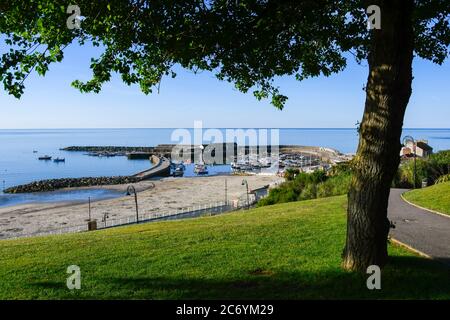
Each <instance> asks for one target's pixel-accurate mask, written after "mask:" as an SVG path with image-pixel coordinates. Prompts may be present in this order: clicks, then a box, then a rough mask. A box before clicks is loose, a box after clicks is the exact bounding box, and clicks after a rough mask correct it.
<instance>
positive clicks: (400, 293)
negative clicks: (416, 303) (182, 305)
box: [33, 257, 450, 299]
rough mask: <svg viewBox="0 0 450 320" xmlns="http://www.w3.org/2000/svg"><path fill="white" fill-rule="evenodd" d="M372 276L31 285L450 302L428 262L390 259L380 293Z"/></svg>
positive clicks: (440, 271) (165, 294)
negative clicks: (372, 284) (371, 281)
mask: <svg viewBox="0 0 450 320" xmlns="http://www.w3.org/2000/svg"><path fill="white" fill-rule="evenodd" d="M131 272H132V271H131ZM368 276H369V275H366V274H357V273H350V272H344V271H342V270H340V269H339V268H336V269H332V270H328V271H322V272H315V273H314V272H300V271H298V272H282V273H280V272H276V271H274V272H272V271H271V272H268V273H263V274H259V273H258V274H255V273H252V272H246V273H240V274H239V275H237V276H236V277H229V278H221V279H211V278H208V276H207V275H206V276H205V277H202V278H190V277H181V276H180V277H176V278H175V277H174V278H169V277H163V276H158V275H154V276H152V275H148V276H145V277H133V276H130V277H106V276H105V277H102V278H100V279H96V280H95V283H89V281H88V280H86V281H87V282H84V283H83V284H82V290H79V292H77V294H76V295H75V296H74V294H73V293H70V292H68V291H69V290H67V289H64V290H63V287H65V286H63V284H60V283H54V282H50V283H43V282H40V283H34V284H33V286H35V287H38V288H42V289H49V288H51V289H53V290H56V291H57V293H58V298H63V299H64V298H82V299H450V269H448V268H446V267H445V266H443V265H441V264H439V263H437V262H434V261H431V260H428V259H424V258H419V257H393V258H391V262H390V264H389V265H388V266H387V267H386V268H385V269H384V270H383V271H382V276H381V286H382V289H381V290H368V289H367V286H366V281H367V278H368ZM64 285H65V284H64ZM94 292H95V294H94ZM55 293H56V292H55Z"/></svg>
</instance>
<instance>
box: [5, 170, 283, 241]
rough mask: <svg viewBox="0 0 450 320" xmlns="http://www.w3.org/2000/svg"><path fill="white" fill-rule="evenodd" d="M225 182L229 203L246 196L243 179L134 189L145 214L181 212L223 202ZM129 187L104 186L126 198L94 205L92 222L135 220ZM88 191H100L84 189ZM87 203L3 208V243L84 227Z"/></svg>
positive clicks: (252, 179) (252, 183) (255, 179)
mask: <svg viewBox="0 0 450 320" xmlns="http://www.w3.org/2000/svg"><path fill="white" fill-rule="evenodd" d="M225 179H226V180H227V189H228V190H227V193H228V194H227V197H228V200H234V199H238V198H240V197H243V196H245V194H246V190H245V187H243V186H242V184H241V183H242V176H232V175H216V176H205V177H192V178H191V177H186V178H172V177H169V178H161V179H158V180H146V181H141V182H138V183H136V184H134V186H135V187H136V190H137V191H138V203H139V211H140V213H142V214H148V213H156V212H168V211H177V210H180V209H181V208H186V207H191V206H193V205H199V204H207V203H212V202H218V201H223V200H224V197H225V191H224V188H225ZM245 179H246V180H247V181H248V184H249V187H250V189H256V188H260V187H263V186H265V185H268V184H273V183H278V182H281V181H283V179H282V178H280V177H277V176H258V175H256V176H247V177H245ZM152 184H155V188H151V185H152ZM127 186H128V184H127V185H112V186H111V185H108V186H102V187H101V188H105V189H106V188H107V189H109V190H115V191H121V192H123V194H124V196H123V197H118V198H114V199H107V200H97V201H92V202H91V216H92V218H93V219H96V220H97V222H98V223H101V222H100V221H101V220H102V218H103V216H104V215H105V214H106V215H107V216H108V219H119V218H126V217H130V216H134V215H135V206H134V199H133V198H132V197H128V196H126V195H125V194H126V188H127ZM86 188H98V187H84V189H86ZM75 189H77V190H79V188H75ZM70 190H74V188H70ZM86 202H87V201H85V202H79V201H68V202H57V203H55V202H54V203H34V204H33V203H28V204H20V205H15V206H10V207H4V208H0V239H5V238H10V237H16V236H21V235H25V234H33V233H38V232H46V231H49V230H55V229H61V228H65V227H69V226H81V225H84V224H86V223H87V222H86V220H87V219H88V206H87V203H86Z"/></svg>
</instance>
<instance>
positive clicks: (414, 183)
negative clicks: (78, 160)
mask: <svg viewBox="0 0 450 320" xmlns="http://www.w3.org/2000/svg"><path fill="white" fill-rule="evenodd" d="M408 142H411V143H412V145H413V148H412V149H413V156H414V172H413V189H415V188H416V174H417V173H416V171H417V167H416V141H415V140H414V138H413V137H411V136H406V137H404V138H403V145H405V146H407V143H408Z"/></svg>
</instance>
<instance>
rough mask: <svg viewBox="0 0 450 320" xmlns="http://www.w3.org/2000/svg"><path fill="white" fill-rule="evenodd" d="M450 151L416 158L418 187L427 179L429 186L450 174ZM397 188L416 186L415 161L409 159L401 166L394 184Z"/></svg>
mask: <svg viewBox="0 0 450 320" xmlns="http://www.w3.org/2000/svg"><path fill="white" fill-rule="evenodd" d="M449 170H450V150H446V151H440V152H438V153H435V154H432V155H430V156H429V157H428V158H416V186H420V185H421V184H422V180H424V179H426V180H427V181H428V183H429V184H433V183H435V181H436V180H437V179H438V178H439V177H440V176H443V175H446V174H449V173H450V172H449ZM392 185H393V187H397V188H412V187H413V185H414V159H408V160H407V161H405V162H403V163H401V164H400V166H399V169H398V171H397V174H396V176H395V178H394V181H393V183H392Z"/></svg>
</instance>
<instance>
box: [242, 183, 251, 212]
mask: <svg viewBox="0 0 450 320" xmlns="http://www.w3.org/2000/svg"><path fill="white" fill-rule="evenodd" d="M242 185H245V188H246V191H247V210H248V209H249V208H250V200H249V197H248V182H247V180H245V179H244V180H242Z"/></svg>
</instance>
